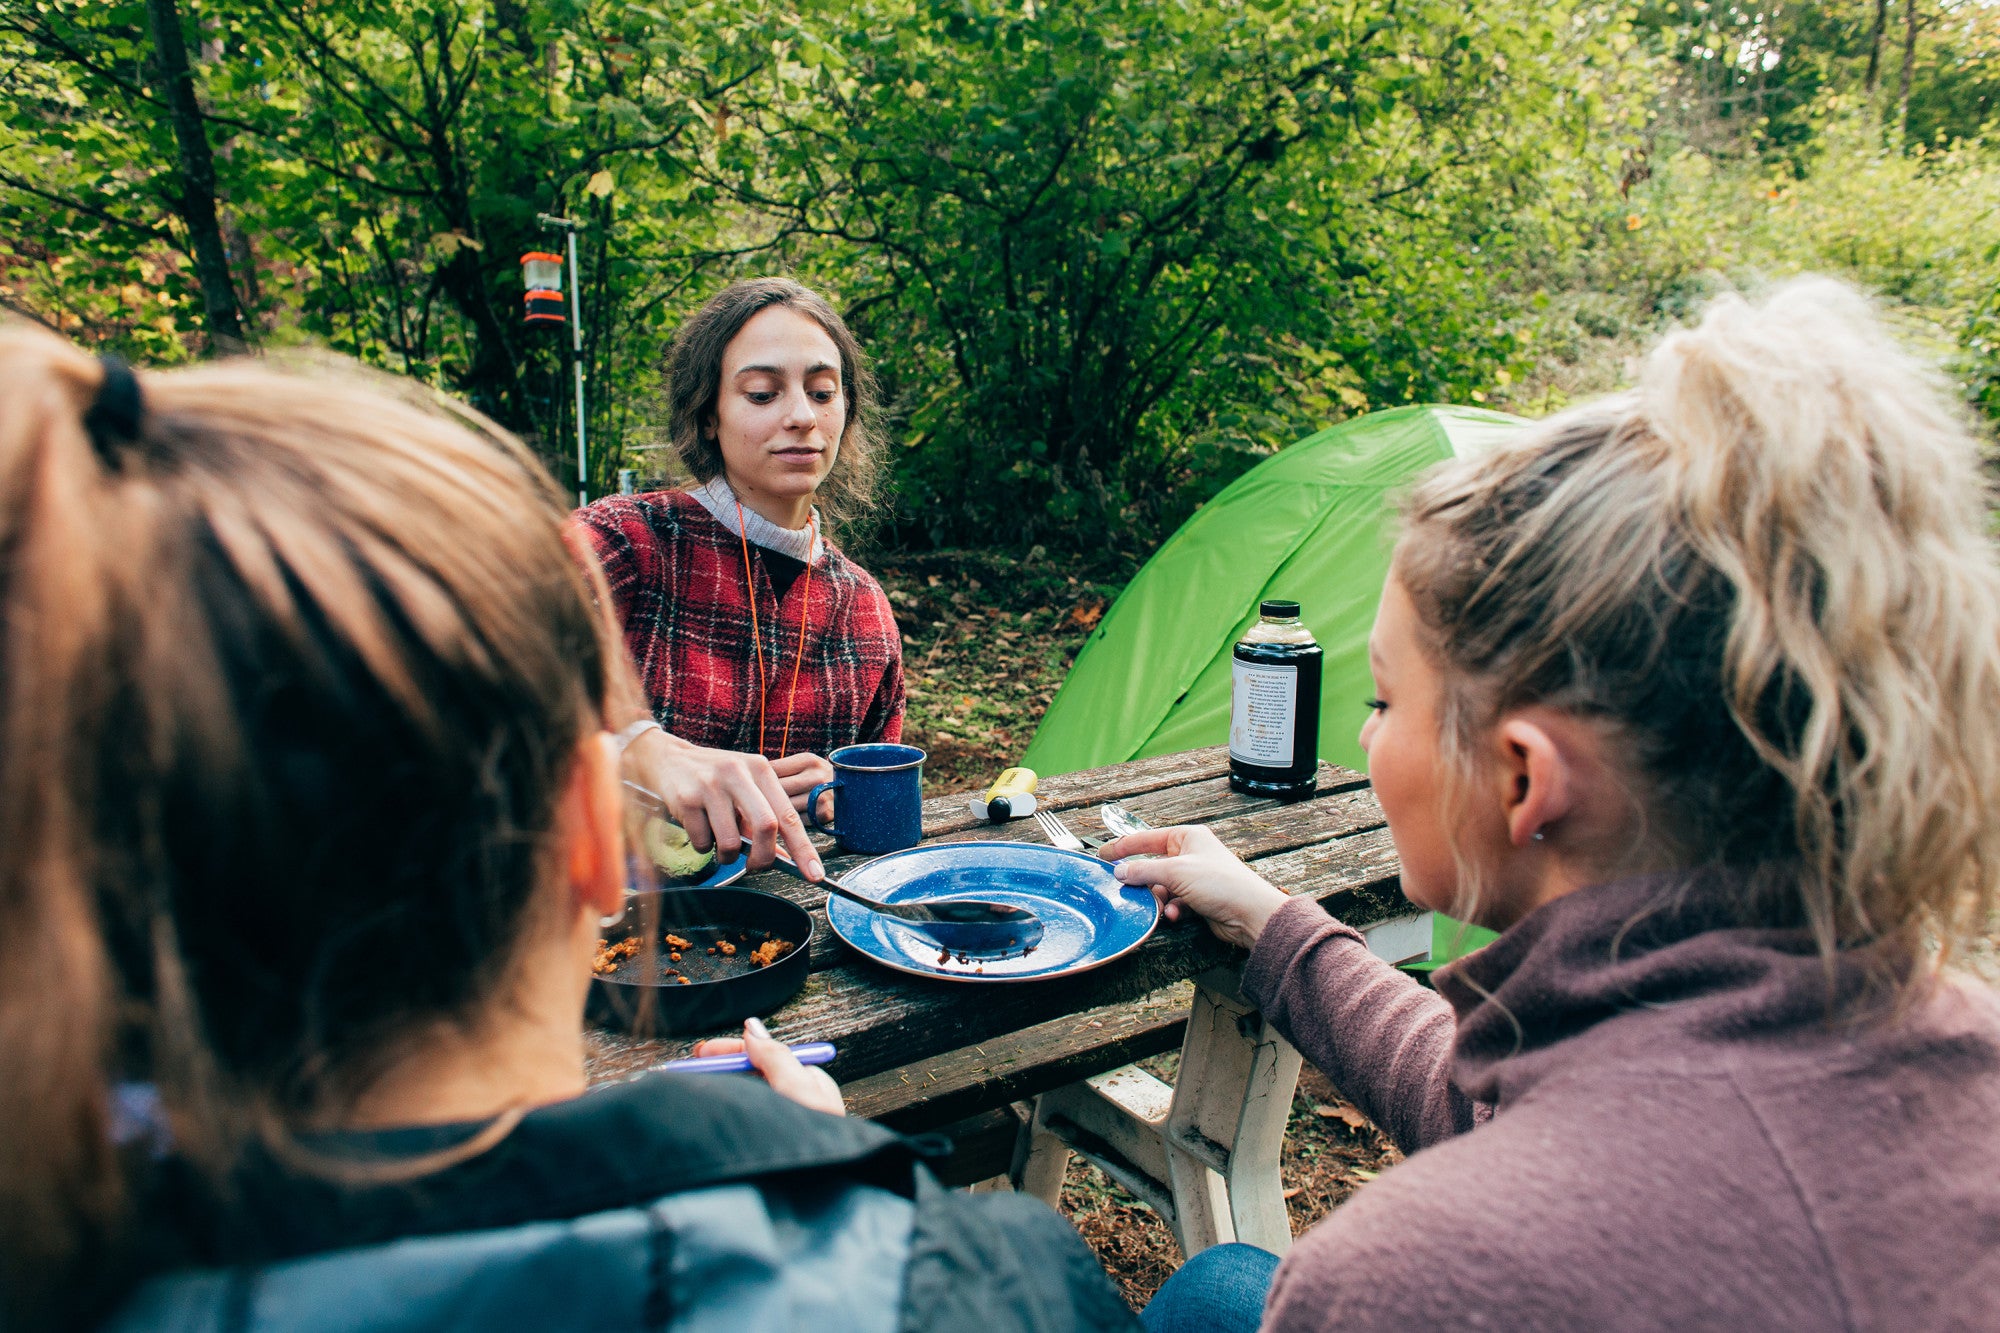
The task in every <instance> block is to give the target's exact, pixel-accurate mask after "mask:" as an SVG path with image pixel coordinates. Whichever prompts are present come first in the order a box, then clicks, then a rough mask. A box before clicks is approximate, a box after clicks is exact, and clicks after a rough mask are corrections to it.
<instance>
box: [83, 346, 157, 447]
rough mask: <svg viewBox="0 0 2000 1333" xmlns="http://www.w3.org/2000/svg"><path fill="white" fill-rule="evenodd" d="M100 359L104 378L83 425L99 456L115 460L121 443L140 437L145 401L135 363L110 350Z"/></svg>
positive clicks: (133, 440)
mask: <svg viewBox="0 0 2000 1333" xmlns="http://www.w3.org/2000/svg"><path fill="white" fill-rule="evenodd" d="M97 359H98V362H99V363H100V364H101V365H102V366H103V367H104V379H103V381H102V382H101V383H99V384H98V386H97V396H96V397H95V398H92V399H91V400H90V408H89V410H88V411H86V412H85V413H84V414H83V429H84V430H85V432H87V433H88V434H89V436H90V444H91V447H92V448H93V449H95V450H97V456H98V457H99V458H100V459H102V460H103V461H104V462H105V463H107V464H112V463H116V462H117V461H118V453H119V450H120V448H121V447H122V446H124V445H128V444H132V443H134V442H135V441H137V440H138V438H139V419H140V417H141V416H142V415H143V414H144V412H145V410H146V404H145V400H144V399H143V398H142V397H141V396H140V393H139V377H138V376H137V375H134V374H133V373H132V367H130V366H128V365H126V364H125V362H124V361H123V360H122V359H120V358H118V357H115V356H112V355H110V354H109V353H106V354H105V355H103V356H100V357H98V358H97Z"/></svg>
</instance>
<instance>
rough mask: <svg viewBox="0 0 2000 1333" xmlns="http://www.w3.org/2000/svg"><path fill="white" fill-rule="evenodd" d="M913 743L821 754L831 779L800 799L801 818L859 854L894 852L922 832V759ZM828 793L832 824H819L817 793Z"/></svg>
mask: <svg viewBox="0 0 2000 1333" xmlns="http://www.w3.org/2000/svg"><path fill="white" fill-rule="evenodd" d="M927 757H928V756H926V755H925V754H924V752H923V751H922V750H919V749H918V748H917V747H916V746H914V745H846V746H842V747H841V748H840V749H838V750H835V751H834V752H833V753H832V754H830V755H828V756H827V760H828V762H830V763H831V764H832V765H833V781H831V782H822V783H820V784H819V785H818V786H817V787H814V788H813V789H812V792H811V793H810V794H809V795H808V796H807V797H806V818H807V819H809V820H811V821H812V826H813V827H814V828H816V829H818V830H819V831H820V832H821V833H825V834H830V835H831V836H832V837H834V838H837V839H838V840H839V842H840V845H841V848H842V849H843V850H845V851H850V852H860V853H861V854H862V855H864V856H879V855H881V854H882V853H883V852H900V851H902V850H903V849H904V848H905V847H914V846H916V845H917V844H918V843H919V842H921V841H922V840H923V836H924V760H925V759H926V758H927ZM823 791H830V792H832V793H833V822H832V823H831V824H822V823H820V822H819V794H820V793H821V792H823Z"/></svg>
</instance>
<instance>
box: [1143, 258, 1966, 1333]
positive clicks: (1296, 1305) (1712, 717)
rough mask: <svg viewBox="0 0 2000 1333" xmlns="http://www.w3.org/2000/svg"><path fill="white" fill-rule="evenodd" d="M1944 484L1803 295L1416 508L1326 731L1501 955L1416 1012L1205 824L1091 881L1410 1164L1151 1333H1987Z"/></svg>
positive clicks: (1454, 904) (1951, 534) (1864, 365)
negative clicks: (1182, 929)
mask: <svg viewBox="0 0 2000 1333" xmlns="http://www.w3.org/2000/svg"><path fill="white" fill-rule="evenodd" d="M1989 499H1990V497H1989V494H1988V490H1987V487H1986V485H1985V483H1984V480H1983V478H1982V475H1981V472H1980V460H1979V453H1978V449H1977V447H1976V445H1975V442H1974V441H1973V439H1972V438H1971V437H1970V435H1969V434H1968V432H1967V431H1966V429H1965V428H1964V427H1963V426H1962V425H1961V424H1960V422H1959V420H1958V418H1957V416H1956V415H1955V413H1954V412H1953V411H1952V410H1951V408H1950V407H1949V406H1948V405H1947V403H1946V399H1945V395H1944V393H1943V391H1942V389H1941V386H1939V385H1938V384H1937V383H1936V382H1935V381H1934V380H1933V378H1932V377H1931V376H1930V375H1928V374H1927V373H1925V372H1924V371H1922V370H1920V369H1919V368H1918V367H1917V366H1916V365H1915V364H1914V363H1913V362H1912V361H1911V360H1910V358H1909V357H1907V356H1906V355H1905V354H1903V353H1902V352H1900V351H1899V350H1898V349H1897V348H1896V347H1895V346H1894V344H1893V343H1892V342H1891V341H1890V339H1889V338H1888V337H1886V336H1885V335H1884V333H1883V332H1882V330H1881V328H1880V326H1879V324H1878V323H1877V322H1876V321H1875V319H1874V318H1873V317H1872V315H1871V313H1870V312H1869V311H1868V309H1867V307H1866V305H1865V303H1864V302H1863V301H1862V300H1861V299H1860V298H1858V297H1857V296H1855V295H1854V294H1853V293H1851V292H1850V291H1848V290H1846V289H1845V288H1842V287H1840V286H1839V285H1837V284H1835V283H1832V282H1828V281H1824V280H1801V281H1798V282H1794V283H1791V284H1789V285H1787V286H1785V287H1782V288H1780V289H1778V290H1777V291H1776V292H1775V293H1773V294H1772V295H1771V296H1770V297H1769V298H1768V299H1767V300H1764V301H1762V302H1761V303H1759V304H1755V305H1752V304H1748V303H1746V302H1744V301H1741V300H1738V299H1734V298H1727V299H1724V300H1721V301H1719V302H1717V303H1716V304H1715V305H1714V306H1713V307H1711V308H1710V310H1709V311H1708V313H1707V315H1706V317H1705V318H1704V319H1703V320H1702V322H1701V323H1700V325H1699V326H1698V327H1696V328H1694V329H1691V330H1687V331H1683V332H1679V333H1675V334H1673V335H1672V336H1670V337H1668V338H1667V339H1666V340H1665V341H1664V342H1663V343H1662V344H1661V345H1660V346H1659V348H1658V349H1657V350H1655V351H1654V352H1653V353H1652V355H1651V356H1650V358H1649V359H1648V360H1647V361H1646V363H1645V366H1644V369H1643V371H1642V373H1641V375H1640V378H1639V384H1638V387H1637V388H1636V389H1634V390H1633V391H1631V392H1630V393H1627V394H1623V395H1620V396H1618V397H1615V398H1611V399H1607V400H1605V401H1603V402H1599V403H1595V404H1592V405H1589V406H1586V407H1581V408H1577V409H1575V410H1572V411H1570V412H1566V413H1564V414H1562V415H1560V416H1557V417H1555V418H1553V419H1550V420H1548V421H1545V422H1542V423H1541V424H1540V425H1538V426H1536V427H1534V428H1533V429H1531V430H1529V431H1527V432H1525V434H1524V438H1522V439H1521V440H1520V441H1519V442H1518V443H1516V444H1514V445H1512V446H1511V447H1507V448H1504V449H1501V450H1498V451H1496V452H1493V453H1490V454H1487V455H1485V456H1483V457H1478V458H1474V459H1468V460H1461V461H1458V462H1454V463H1449V464H1446V465H1445V466H1444V467H1443V468H1441V469H1440V470H1438V471H1437V472H1434V473H1432V474H1431V475H1430V476H1429V477H1427V478H1426V479H1424V480H1423V481H1422V482H1421V483H1420V484H1419V485H1418V486H1417V487H1416V489H1415V491H1414V493H1413V494H1412V495H1411V496H1410V497H1409V498H1408V500H1407V501H1406V503H1405V506H1404V523H1403V532H1402V537H1401V540H1400V541H1399V543H1398V545H1397V547H1396V553H1395V558H1394V561H1393V564H1392V570H1391V577H1390V579H1389V582H1388V586H1387V587H1386V589H1385V591H1384V593H1383V597H1382V605H1381V610H1380V612H1379V615H1378V617H1377V620H1376V623H1375V630H1374V634H1373V637H1372V640H1371V644H1370V653H1371V660H1372V662H1373V666H1374V673H1375V681H1376V693H1377V697H1376V698H1375V699H1372V700H1370V701H1369V707H1370V708H1371V710H1372V715H1371V716H1370V717H1369V719H1368V722H1367V725H1366V726H1365V727H1364V728H1363V729H1362V733H1361V739H1362V745H1363V746H1364V748H1365V749H1366V750H1367V752H1368V758H1369V769H1370V775H1371V777H1372V779H1373V782H1374V786H1375V791H1376V793H1377V794H1378V796H1379V797H1380V799H1381V803H1382V809H1383V813H1384V814H1385V815H1386V816H1387V819H1388V824H1389V830H1390V833H1391V835H1392V836H1393V837H1394V839H1395V842H1396V847H1397V850H1398V852H1399V854H1400V856H1401V859H1402V866H1403V890H1404V892H1405V893H1406V894H1407V895H1408V897H1409V898H1410V900H1411V901H1412V902H1414V903H1416V904H1418V905H1419V906H1422V907H1426V908H1431V909H1435V910H1437V911H1442V912H1449V913H1451V914H1453V915H1455V916H1458V917H1461V918H1464V919H1467V920H1471V921H1475V922H1478V923H1479V924H1482V925H1485V926H1490V927H1492V928H1493V929H1495V930H1498V931H1500V932H1502V933H1501V935H1500V938H1499V939H1498V940H1496V941H1494V942H1493V943H1492V944H1489V945H1488V946H1486V947H1485V948H1484V949H1481V950H1479V951H1478V952H1476V953H1474V954H1472V955H1471V956H1469V957H1467V958H1465V959H1462V960H1460V961H1458V962H1456V963H1453V964H1451V965H1449V966H1447V967H1444V968H1441V969H1439V970H1438V971H1437V972H1436V973H1435V974H1434V977H1435V983H1436V993H1435V994H1433V993H1431V992H1429V991H1426V990H1424V989H1422V988H1420V987H1419V986H1418V985H1417V984H1416V983H1415V982H1413V981H1411V980H1409V979H1408V978H1407V977H1405V976H1403V975H1402V974H1400V973H1398V972H1396V971H1395V970H1393V969H1391V968H1389V967H1387V966H1386V965H1384V964H1382V963H1381V962H1379V961H1377V960H1376V959H1374V958H1373V957H1372V956H1371V955H1370V954H1369V952H1368V950H1367V947H1366V945H1365V944H1364V943H1363V941H1362V937H1361V936H1360V934H1359V933H1358V932H1356V931H1353V930H1351V929H1349V928H1347V927H1346V926H1344V925H1342V924H1341V923H1340V922H1338V921H1336V920H1333V919H1331V918H1329V917H1328V916H1327V915H1326V914H1325V913H1324V912H1322V911H1320V910H1319V909H1318V907H1316V906H1315V905H1314V904H1313V903H1312V902H1310V901H1301V900H1294V899H1290V898H1288V897H1287V896H1286V894H1285V892H1284V890H1283V887H1282V886H1278V885H1272V884H1268V883H1265V882H1264V881H1263V880H1261V879H1259V878H1258V877H1257V876H1256V875H1254V874H1252V873H1251V872H1250V871H1249V870H1248V869H1247V868H1245V867H1244V866H1242V865H1241V864H1240V863H1238V862H1237V861H1236V860H1235V859H1234V858H1233V857H1231V856H1230V855H1229V854H1228V853H1227V852H1226V851H1225V850H1223V849H1222V848H1221V846H1220V845H1219V844H1218V843H1217V842H1216V841H1215V839H1214V838H1213V837H1212V836H1211V835H1209V834H1208V833H1207V832H1206V831H1205V830H1201V829H1170V830H1162V831H1156V832H1147V833H1141V834H1138V835H1136V836H1133V837H1129V838H1125V839H1122V840H1120V841H1119V842H1117V843H1114V844H1112V845H1111V846H1110V847H1108V848H1106V849H1105V854H1106V855H1110V856H1114V857H1125V856H1132V855H1134V854H1138V853H1147V854H1151V855H1153V856H1155V857H1157V858H1158V859H1155V860H1137V861H1126V862H1125V863H1124V864H1123V865H1121V866H1120V869H1119V875H1120V877H1121V878H1122V879H1124V880H1126V881H1127V882H1129V883H1135V884H1140V883H1143V884H1149V885H1151V886H1153V888H1154V891H1155V892H1156V893H1157V894H1158V895H1159V896H1160V897H1161V899H1162V900H1163V901H1164V902H1165V903H1166V904H1167V908H1166V910H1167V912H1168V914H1169V915H1170V916H1171V915H1178V914H1180V913H1182V912H1186V911H1192V912H1196V913H1199V914H1200V915H1201V916H1203V917H1205V918H1206V919H1207V920H1208V921H1209V923H1210V925H1211V927H1212V928H1213V929H1214V930H1215V931H1216V933H1217V934H1219V935H1221V936H1222V937H1224V938H1226V939H1229V940H1233V941H1235V942H1237V943H1240V944H1242V945H1245V946H1246V947H1248V948H1249V949H1250V956H1249V962H1248V966H1247V970H1246V974H1245V978H1244V987H1245V990H1246V992H1247V993H1248V994H1249V995H1251V996H1252V997H1254V998H1255V999H1256V1000H1257V1001H1258V1003H1259V1004H1260V1005H1261V1006H1262V1007H1263V1008H1264V1010H1265V1013H1266V1015H1267V1016H1268V1017H1269V1018H1270V1019H1271V1020H1272V1021H1273V1022H1274V1023H1275V1024H1276V1025H1277V1027H1278V1028H1279V1030H1280V1031H1282V1032H1284V1033H1286V1035H1288V1036H1289V1037H1290V1038H1291V1039H1292V1040H1293V1041H1294V1042H1296V1043H1297V1045H1298V1046H1299V1048H1300V1049H1301V1050H1302V1051H1303V1052H1304V1054H1305V1055H1306V1057H1307V1058H1308V1059H1310V1060H1312V1061H1313V1062H1314V1063H1315V1064H1317V1065H1319V1066H1320V1067H1321V1068H1322V1069H1324V1070H1325V1072H1326V1073H1327V1075H1328V1076H1329V1077H1330V1078H1331V1079H1332V1081H1333V1082H1334V1083H1335V1084H1336V1085H1338V1086H1339V1087H1340V1088H1341V1089H1342V1091H1343V1092H1345V1093H1346V1094H1347V1095H1348V1096H1350V1097H1352V1098H1353V1099H1354V1100H1355V1102H1356V1103H1357V1104H1358V1105H1359V1106H1360V1107H1361V1108H1362V1109H1363V1110H1364V1111H1366V1112H1367V1113H1368V1114H1369V1116H1370V1117H1371V1118H1372V1119H1374V1121H1375V1122H1376V1123H1377V1124H1378V1125H1380V1126H1381V1127H1382V1128H1383V1130H1384V1131H1385V1132H1387V1133H1388V1134H1389V1135H1390V1136H1391V1137H1392V1138H1393V1139H1395V1141H1396V1142H1397V1144H1398V1145H1399V1146H1400V1147H1401V1148H1402V1149H1403V1150H1404V1152H1406V1153H1408V1154H1410V1156H1409V1160H1408V1161H1407V1162H1405V1163H1404V1164H1403V1165H1400V1166H1398V1167H1397V1168H1395V1169H1394V1170H1393V1171H1390V1172H1388V1173H1386V1174H1385V1175H1384V1176H1383V1177H1382V1179H1381V1180H1379V1181H1377V1182H1375V1183H1373V1184H1370V1185H1369V1186H1367V1188H1365V1189H1364V1190H1363V1191H1362V1192H1361V1193H1360V1194H1359V1195H1357V1196H1356V1197H1355V1198H1353V1199H1352V1200H1351V1201H1349V1202H1348V1203H1347V1204H1345V1205H1344V1206H1342V1207H1341V1208H1340V1209H1339V1210H1338V1211H1336V1212H1335V1213H1334V1214H1333V1215H1332V1216H1331V1217H1330V1218H1328V1219H1327V1220H1326V1221H1324V1222H1322V1223H1321V1224H1320V1225H1318V1226H1317V1227H1315V1228H1314V1229H1313V1230H1312V1231H1310V1232H1308V1233H1307V1234H1306V1235H1305V1236H1303V1237H1301V1238H1300V1240H1299V1241H1298V1243H1297V1244H1296V1245H1295V1246H1294V1247H1293V1248H1292V1250H1291V1252H1290V1254H1289V1255H1288V1256H1287V1257H1286V1258H1285V1260H1284V1262H1283V1263H1282V1264H1278V1263H1277V1261H1276V1260H1275V1259H1273V1258H1271V1257H1269V1256H1262V1255H1260V1254H1259V1253H1258V1252H1254V1251H1248V1250H1247V1249H1246V1247H1240V1246H1237V1247H1220V1248H1218V1249H1217V1250H1214V1251H1209V1252H1206V1253H1205V1254H1204V1255H1202V1256H1199V1257H1197V1259H1196V1260H1195V1262H1194V1263H1192V1264H1190V1265H1189V1266H1188V1267H1187V1268H1186V1269H1184V1270H1183V1271H1182V1273H1181V1274H1179V1275H1177V1276H1176V1277H1175V1278H1174V1279H1173V1280H1172V1282H1170V1283H1169V1285H1168V1287H1166V1288H1165V1289H1163V1291H1162V1293H1161V1296H1160V1297H1159V1299H1158V1301H1157V1302H1156V1304H1155V1306H1154V1307H1153V1308H1152V1309H1151V1310H1149V1311H1148V1313H1147V1316H1146V1323H1147V1324H1148V1326H1149V1327H1150V1328H1153V1329H1155V1330H1160V1329H1168V1328H1175V1327H1180V1326H1183V1325H1182V1324H1181V1323H1180V1322H1179V1321H1181V1320H1182V1319H1184V1318H1186V1317H1188V1316H1189V1315H1190V1314H1191V1313H1195V1312H1200V1313H1202V1314H1204V1315H1205V1316H1206V1317H1208V1318H1209V1319H1210V1324H1209V1326H1211V1327H1216V1328H1228V1327H1254V1326H1256V1324H1257V1320H1258V1315H1259V1313H1260V1311H1259V1309H1258V1308H1257V1307H1258V1305H1259V1304H1260V1302H1259V1301H1258V1300H1257V1299H1256V1293H1257V1292H1259V1291H1260V1290H1261V1288H1262V1286H1263V1284H1264V1282H1265V1281H1266V1280H1268V1276H1269V1274H1270V1273H1271V1271H1272V1269H1273V1268H1275V1270H1276V1274H1275V1282H1273V1283H1271V1285H1270V1287H1269V1296H1268V1303H1264V1304H1263V1308H1262V1310H1261V1316H1262V1321H1263V1326H1264V1327H1266V1328H1271V1329H1284V1330H1292V1329H1319V1328H1326V1329H1335V1328H1338V1329H1342V1330H1356V1329H1373V1328H1384V1329H1386V1328H1405V1327H1419V1328H1447V1327H1450V1328H1457V1327H1470V1326H1479V1327H1492V1328H1536V1329H1602V1328H1662V1329H1681V1328H1719V1329H1720V1328H1730V1329H1734V1328H1758V1329H1825V1328H1853V1329H1891V1328H1894V1329H1932V1328H1939V1329H1942V1328H1968V1329H1969V1328H1995V1327H2000V1169H1996V1163H2000V1003H1996V997H1995V996H1994V994H1993V993H1992V992H1991V991H1990V990H1988V989H1987V988H1986V987H1984V986H1982V985H1980V984H1978V983H1977V982H1973V981H1970V980H1966V979H1961V978H1960V977H1958V976H1956V975H1954V974H1953V973H1952V972H1951V971H1949V970H1948V969H1947V968H1946V966H1945V964H1946V963H1947V962H1948V960H1949V958H1950V956H1951V952H1952V950H1953V948H1954V947H1955V946H1957V945H1959V944H1960V943H1961V942H1963V941H1965V940H1966V939H1968V938H1969V937H1971V936H1973V935H1975V934H1977V933H1979V932H1982V931H1986V930H1990V929H1991V928H1992V923H1993V921H1994V913H1995V909H1996V906H2000V896H1996V882H2000V567H1996V562H1995V555H1994V550H1993V546H1992V543H1991V542H1990V540H1989V538H1988V535H1987V527H1988V504H1989ZM1246 1284H1247V1288H1248V1290H1249V1291H1250V1292H1251V1293H1252V1295H1251V1297H1250V1298H1249V1299H1248V1300H1245V1299H1243V1298H1242V1295H1241V1293H1242V1292H1243V1291H1244V1290H1245V1288H1246ZM1229 1292H1235V1293H1237V1295H1236V1297H1235V1300H1234V1304H1233V1307H1231V1304H1230V1300H1229V1299H1228V1295H1227V1294H1228V1293H1229ZM1218 1293H1220V1294H1218ZM1218 1304H1220V1305H1221V1306H1222V1307H1224V1308H1223V1309H1222V1310H1221V1311H1220V1312H1218V1310H1217V1308H1216V1307H1217V1306H1218ZM1232 1319H1233V1320H1234V1321H1235V1322H1234V1323H1232V1322H1231V1321H1232Z"/></svg>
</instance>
